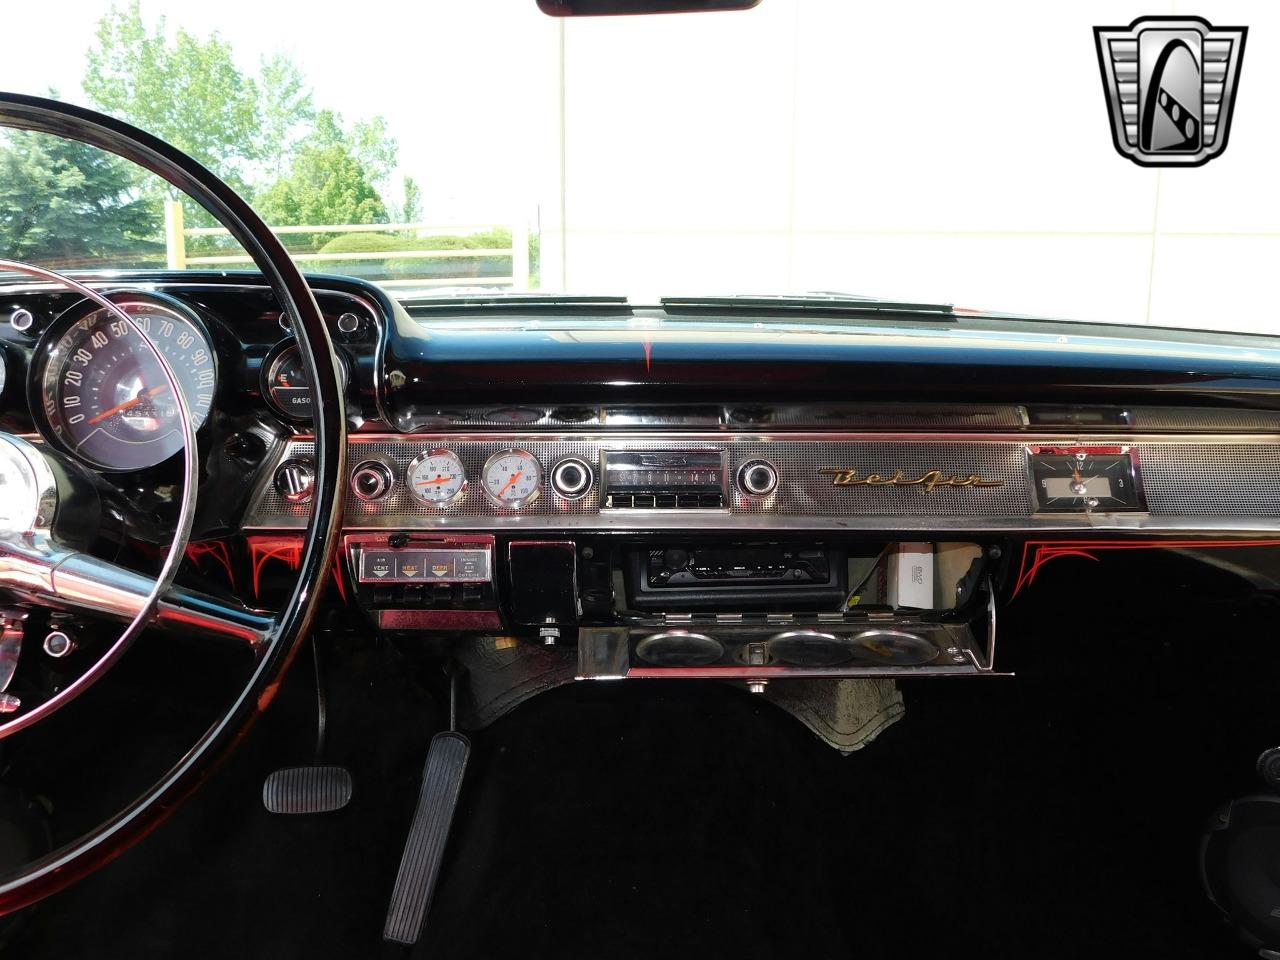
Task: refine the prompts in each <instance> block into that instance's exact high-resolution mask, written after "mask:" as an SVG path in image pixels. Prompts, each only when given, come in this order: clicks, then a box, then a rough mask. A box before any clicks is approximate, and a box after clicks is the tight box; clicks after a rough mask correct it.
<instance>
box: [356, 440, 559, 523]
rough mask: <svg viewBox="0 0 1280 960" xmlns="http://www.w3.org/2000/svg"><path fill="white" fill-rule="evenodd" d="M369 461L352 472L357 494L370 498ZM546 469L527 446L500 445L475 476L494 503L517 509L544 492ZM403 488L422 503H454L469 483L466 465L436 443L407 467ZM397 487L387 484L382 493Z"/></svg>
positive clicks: (441, 505)
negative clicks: (366, 483) (367, 487)
mask: <svg viewBox="0 0 1280 960" xmlns="http://www.w3.org/2000/svg"><path fill="white" fill-rule="evenodd" d="M367 466H369V462H367V461H365V462H362V463H361V465H360V466H357V468H356V470H355V471H353V472H352V490H353V492H355V494H356V495H357V497H358V498H360V499H362V500H365V502H371V500H372V499H375V498H371V497H369V495H366V494H365V493H364V492H362V489H361V488H362V480H364V472H362V471H365V470H366V468H367ZM544 476H545V475H544V470H543V465H541V461H539V460H538V457H535V456H534V454H532V453H530V452H529V451H524V449H516V448H508V449H500V451H498V452H497V453H494V454H493V456H490V457H489V458H488V460H486V461H485V462H484V466H483V467H480V472H479V476H477V477H476V481H477V484H479V486H480V490H483V493H484V497H485V499H486V500H488V502H489V503H492V504H493V506H495V507H499V508H500V509H509V511H518V509H522V508H524V507H527V506H529V504H530V503H532V502H534V500H536V499H538V498H539V495H541V493H543V485H544ZM403 483H404V492H406V493H407V494H408V497H410V498H411V499H412V500H415V502H417V503H420V504H422V506H425V507H430V508H435V509H445V508H448V507H451V506H453V504H454V503H457V502H458V500H460V498H461V497H462V495H463V493H465V492H466V490H467V488H468V485H470V477H468V476H467V468H466V466H465V465H463V462H462V458H461V457H458V454H457V453H454V452H453V451H451V449H448V448H445V447H434V448H431V449H428V451H424V452H422V453H420V454H419V456H417V457H415V458H413V460H411V461H410V463H408V466H407V467H406V468H404V477H403ZM392 489H394V481H393V483H392V484H390V485H388V486H385V488H384V493H383V495H387V494H389V493H390V492H392Z"/></svg>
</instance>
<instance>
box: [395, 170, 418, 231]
mask: <svg viewBox="0 0 1280 960" xmlns="http://www.w3.org/2000/svg"><path fill="white" fill-rule="evenodd" d="M421 220H422V188H421V187H420V186H418V181H416V180H414V179H413V177H405V178H404V206H403V207H402V208H401V209H400V222H401V223H419V222H421Z"/></svg>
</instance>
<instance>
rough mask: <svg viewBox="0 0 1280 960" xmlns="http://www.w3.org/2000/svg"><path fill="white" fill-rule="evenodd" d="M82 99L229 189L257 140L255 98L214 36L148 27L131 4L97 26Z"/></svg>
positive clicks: (242, 178)
mask: <svg viewBox="0 0 1280 960" xmlns="http://www.w3.org/2000/svg"><path fill="white" fill-rule="evenodd" d="M83 86H84V91H85V94H86V95H87V96H88V97H89V99H90V100H92V101H93V103H94V105H95V106H97V107H98V108H100V109H101V110H103V111H105V112H107V113H111V114H114V115H115V116H117V117H120V118H121V119H124V120H127V121H129V122H130V123H132V124H134V125H136V126H139V127H141V128H142V129H143V130H146V131H147V132H148V133H152V134H155V135H156V136H158V137H160V138H161V139H162V140H166V141H168V142H169V143H171V144H173V145H174V146H175V147H177V148H178V149H180V150H183V151H185V152H186V153H188V154H190V155H191V156H193V157H194V158H195V159H197V160H199V161H200V162H201V163H203V164H205V165H206V166H208V167H209V168H210V169H212V170H213V171H214V172H216V173H218V174H219V175H220V176H222V177H224V178H225V179H227V180H229V181H231V182H232V183H233V185H236V186H244V184H245V183H246V181H247V175H248V170H249V166H250V164H251V163H252V161H253V160H254V159H255V152H256V150H257V149H258V147H259V145H260V144H262V143H263V140H262V138H261V137H260V135H259V134H260V129H261V128H260V123H259V114H258V92H257V87H256V84H255V83H254V80H253V79H252V78H251V77H248V76H245V74H244V73H243V72H242V71H241V70H240V68H239V67H237V66H236V64H235V61H234V60H233V59H232V56H231V46H230V44H228V43H227V42H226V41H224V40H222V39H221V38H220V37H219V36H218V35H217V34H216V33H214V34H213V35H212V36H210V37H208V38H207V39H205V40H201V39H199V38H197V37H194V36H192V35H191V34H189V33H187V32H186V31H185V30H181V29H179V30H177V31H176V32H175V34H174V36H173V39H172V40H170V39H169V38H168V36H167V34H166V30H165V21H164V18H163V17H162V18H160V20H158V21H157V23H156V25H155V27H154V28H153V29H148V28H147V25H146V24H145V23H144V22H143V20H142V13H141V10H140V9H139V7H138V2H137V0H133V2H132V3H130V4H129V6H127V7H124V8H118V7H116V6H114V5H113V6H112V7H111V9H110V10H109V11H108V13H107V14H106V15H105V16H104V17H103V18H102V19H101V20H100V21H98V30H97V39H96V44H95V45H94V46H93V47H91V48H90V50H89V51H88V53H87V54H86V57H85V71H84V79H83Z"/></svg>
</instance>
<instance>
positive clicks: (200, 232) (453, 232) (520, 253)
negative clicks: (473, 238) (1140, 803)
mask: <svg viewBox="0 0 1280 960" xmlns="http://www.w3.org/2000/svg"><path fill="white" fill-rule="evenodd" d="M496 226H497V225H495V224H438V223H434V224H433V223H337V224H333V223H329V224H309V225H304V226H286V227H272V228H271V230H272V232H273V233H276V234H279V235H285V234H316V233H324V234H334V235H340V234H348V233H399V234H411V235H412V236H414V237H418V238H423V237H465V236H470V235H474V234H477V233H486V232H490V231H493V230H494V229H495V228H496ZM509 229H510V231H511V245H510V246H509V247H486V248H472V249H453V250H441V249H422V250H376V251H355V252H351V253H341V252H336V253H321V252H319V251H316V252H312V253H307V252H297V251H291V252H290V256H291V257H292V258H293V260H294V261H295V262H296V263H300V264H312V263H316V264H323V263H325V262H326V261H330V262H344V263H349V262H351V261H357V260H369V261H379V260H387V261H389V260H436V261H439V260H477V259H481V258H491V257H507V258H510V260H511V274H510V275H509V276H475V275H474V274H457V275H450V276H441V275H439V274H433V275H432V276H430V277H421V278H411V277H398V278H396V279H393V280H378V281H377V283H378V284H379V285H381V286H384V287H391V286H400V287H429V286H458V285H468V286H476V285H480V286H497V285H500V286H509V287H511V288H513V289H516V290H525V289H528V287H529V226H528V224H527V223H526V222H525V221H524V220H523V219H521V218H516V220H515V221H513V222H512V224H511V225H510V227H509ZM229 235H230V234H229V231H228V230H227V229H226V228H225V227H187V226H185V225H184V223H183V214H182V202H181V201H179V200H170V201H166V203H165V209H164V238H165V250H166V259H167V262H168V266H169V269H170V270H185V269H187V268H188V267H213V266H225V267H233V266H251V265H252V264H253V260H252V258H251V257H249V256H248V255H247V254H243V253H229V254H225V255H224V254H208V255H206V254H201V255H196V256H191V255H189V254H188V253H187V238H188V237H214V236H222V237H225V236H229Z"/></svg>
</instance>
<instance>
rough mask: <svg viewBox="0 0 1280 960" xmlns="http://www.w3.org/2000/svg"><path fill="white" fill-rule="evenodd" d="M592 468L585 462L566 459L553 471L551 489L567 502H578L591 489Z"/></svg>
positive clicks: (574, 458)
mask: <svg viewBox="0 0 1280 960" xmlns="http://www.w3.org/2000/svg"><path fill="white" fill-rule="evenodd" d="M592 479H593V476H592V473H591V467H590V465H588V464H587V462H586V461H585V460H579V459H578V458H577V457H566V458H565V459H564V460H561V461H560V462H559V463H557V464H556V465H555V467H553V468H552V470H551V488H552V489H553V490H555V492H556V493H557V494H558V495H559V496H561V497H563V498H564V499H565V500H577V499H578V498H579V497H581V496H582V495H583V494H585V493H586V492H587V491H588V490H590V489H591V481H592Z"/></svg>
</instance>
